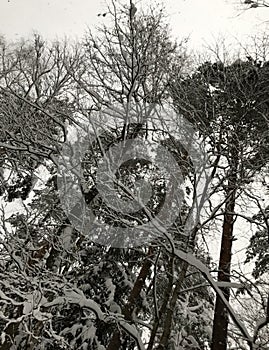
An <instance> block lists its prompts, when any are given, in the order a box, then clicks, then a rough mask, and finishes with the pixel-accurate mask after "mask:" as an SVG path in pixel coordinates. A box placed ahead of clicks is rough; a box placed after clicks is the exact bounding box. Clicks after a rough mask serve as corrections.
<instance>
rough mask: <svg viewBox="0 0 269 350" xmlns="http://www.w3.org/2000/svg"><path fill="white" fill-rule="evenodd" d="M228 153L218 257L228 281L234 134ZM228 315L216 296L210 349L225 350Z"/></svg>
mask: <svg viewBox="0 0 269 350" xmlns="http://www.w3.org/2000/svg"><path fill="white" fill-rule="evenodd" d="M231 148H232V149H231V153H230V169H231V173H230V176H229V180H228V188H227V200H226V203H225V212H224V220H223V227H222V241H221V250H220V258H219V270H218V281H219V282H230V280H231V279H230V273H231V261H232V243H233V227H234V221H235V218H236V217H235V215H234V208H235V202H236V190H237V171H238V163H239V160H238V152H239V149H238V142H237V139H236V135H235V137H234V139H233V140H232V141H231ZM221 289H222V291H223V294H224V296H225V298H226V299H227V300H228V301H229V298H230V289H229V288H228V287H226V288H221ZM228 325H229V317H228V312H227V310H226V308H225V305H224V304H223V302H222V300H221V299H220V297H219V295H217V296H216V303H215V311H214V321H213V334H212V343H211V350H227V336H228Z"/></svg>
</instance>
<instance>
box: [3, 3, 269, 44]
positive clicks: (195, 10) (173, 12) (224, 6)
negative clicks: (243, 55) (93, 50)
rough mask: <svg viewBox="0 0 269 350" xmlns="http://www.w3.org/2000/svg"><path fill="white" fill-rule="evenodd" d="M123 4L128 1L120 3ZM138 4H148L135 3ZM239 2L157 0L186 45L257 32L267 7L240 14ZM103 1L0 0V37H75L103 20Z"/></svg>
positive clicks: (241, 37) (260, 29) (263, 19)
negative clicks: (187, 36)
mask: <svg viewBox="0 0 269 350" xmlns="http://www.w3.org/2000/svg"><path fill="white" fill-rule="evenodd" d="M126 1H129V0H126ZM140 1H141V3H142V6H143V5H144V4H145V6H146V3H147V1H148V0H140ZM239 1H240V0H163V3H164V4H165V6H166V8H167V12H168V13H169V14H170V16H171V17H170V19H169V20H170V23H171V26H172V30H173V33H174V34H175V35H176V36H177V37H179V38H181V37H182V36H186V35H190V39H191V45H192V47H198V46H199V47H201V45H203V44H204V43H205V42H210V43H213V42H214V41H216V40H217V39H218V38H220V37H221V36H226V37H227V38H228V40H229V41H232V40H235V38H239V39H240V40H241V41H245V40H246V39H247V37H248V36H249V35H250V34H254V33H257V32H261V31H262V30H263V29H264V28H265V23H263V22H264V21H265V20H266V19H269V9H268V10H266V9H252V10H248V11H242V10H240V7H239V6H238V3H239ZM105 6H106V5H105V0H0V33H2V34H4V35H5V36H6V37H7V38H8V39H12V40H14V39H16V38H21V37H25V36H29V35H30V34H31V33H32V32H33V31H37V32H39V33H40V34H42V36H44V37H45V38H50V39H52V38H56V37H58V38H59V37H62V36H64V35H67V36H71V37H81V36H82V35H83V33H84V31H85V29H86V28H87V26H90V27H91V26H94V25H96V24H98V22H99V23H100V21H106V18H105V17H98V16H97V15H98V13H100V12H103V11H104V10H105Z"/></svg>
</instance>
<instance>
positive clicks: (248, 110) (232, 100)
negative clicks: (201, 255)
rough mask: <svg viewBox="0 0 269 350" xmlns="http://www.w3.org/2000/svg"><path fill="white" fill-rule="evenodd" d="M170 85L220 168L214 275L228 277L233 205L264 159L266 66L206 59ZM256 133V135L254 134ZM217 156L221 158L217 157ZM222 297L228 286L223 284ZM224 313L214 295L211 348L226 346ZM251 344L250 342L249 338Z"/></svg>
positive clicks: (227, 297)
mask: <svg viewBox="0 0 269 350" xmlns="http://www.w3.org/2000/svg"><path fill="white" fill-rule="evenodd" d="M174 81H175V83H174V84H173V85H172V94H173V96H174V101H175V106H176V108H177V110H179V111H180V112H181V113H184V115H185V116H186V117H187V118H190V120H191V121H192V122H193V123H196V125H198V127H199V128H200V130H201V132H202V133H204V134H205V135H207V136H208V137H209V138H210V144H211V147H212V149H211V152H212V153H213V154H214V156H215V159H216V161H217V168H218V167H220V169H224V172H223V173H222V174H223V175H222V176H223V177H222V176H221V178H220V180H219V182H218V183H217V188H219V187H220V186H221V187H222V188H223V195H224V203H225V204H224V210H223V227H222V243H221V252H220V259H219V272H218V281H220V282H225V283H229V282H230V274H231V259H232V242H233V239H234V233H233V225H234V221H235V219H236V215H235V206H236V203H237V202H238V199H239V198H240V196H242V190H243V189H244V188H246V187H247V185H248V183H249V181H250V180H251V179H252V178H253V176H254V174H255V173H257V172H259V171H260V170H261V169H262V167H263V166H265V165H266V163H267V162H268V158H267V155H266V148H267V146H266V144H267V142H268V141H267V137H268V136H267V135H268V119H267V118H268V117H267V113H268V99H267V93H268V92H267V87H266V81H268V68H267V64H266V63H264V65H263V66H262V67H260V66H258V67H257V66H255V63H253V62H250V61H242V60H237V61H235V62H233V63H232V64H224V63H222V62H216V63H211V62H207V63H204V64H203V65H201V66H200V67H199V68H198V70H197V72H196V73H194V74H193V75H192V76H191V77H188V78H187V79H185V80H183V81H182V80H181V79H177V77H175V80H174ZM257 135H259V136H258V137H257ZM220 162H221V163H220ZM223 293H224V295H225V297H226V299H227V300H229V297H230V291H229V288H223ZM227 332H228V314H227V310H226V307H225V305H224V303H223V301H222V300H221V298H220V296H219V295H217V297H216V305H215V315H214V324H213V336H212V346H211V348H212V350H214V349H218V350H220V349H226V348H227V334H228V333H227ZM250 346H251V344H250Z"/></svg>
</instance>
